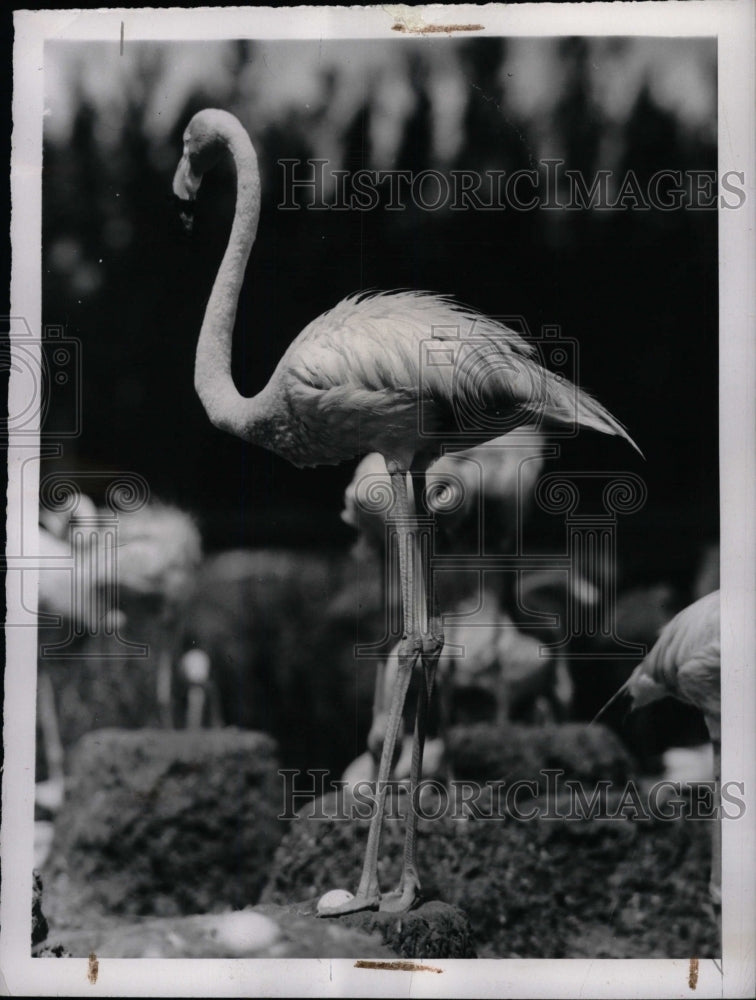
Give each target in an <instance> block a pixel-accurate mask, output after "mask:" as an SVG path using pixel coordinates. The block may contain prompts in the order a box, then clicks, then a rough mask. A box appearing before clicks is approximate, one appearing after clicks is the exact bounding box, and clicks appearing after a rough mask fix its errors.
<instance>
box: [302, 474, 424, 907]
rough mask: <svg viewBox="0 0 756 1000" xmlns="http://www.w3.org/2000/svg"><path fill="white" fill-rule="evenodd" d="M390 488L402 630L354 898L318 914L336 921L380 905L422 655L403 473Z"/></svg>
mask: <svg viewBox="0 0 756 1000" xmlns="http://www.w3.org/2000/svg"><path fill="white" fill-rule="evenodd" d="M389 471H390V474H391V484H392V487H393V490H394V496H395V498H396V505H395V510H396V512H397V540H398V543H399V574H400V577H401V585H402V611H403V618H404V623H403V624H404V628H403V633H402V640H401V642H400V644H399V657H398V662H399V666H398V670H397V674H396V679H395V681H394V688H393V692H392V697H391V708H390V710H389V716H388V722H387V725H386V736H385V739H384V741H383V749H382V751H381V762H380V766H379V769H378V780H377V783H376V799H375V811H374V812H373V817H372V819H371V821H370V830H369V831H368V842H367V847H366V849H365V860H364V863H363V867H362V876H361V878H360V884H359V886H358V888H357V894H356V895H355V896H354V897H353V898H352V899H350V900H347V901H346V902H345V903H341V904H340V905H339V906H332V907H324V908H323V909H322V910H319V911H318V915H319V916H321V917H336V916H340V915H341V914H344V913H355V912H357V911H359V910H369V909H375V908H376V907H377V906H378V904H379V901H380V896H381V893H380V887H379V885H378V848H379V846H380V838H381V829H382V826H383V814H384V811H385V808H386V795H387V792H388V780H389V776H390V774H391V768H392V766H393V763H394V749H395V747H396V741H397V737H398V735H399V732H400V729H401V728H402V722H403V710H404V702H405V700H406V697H407V691H408V689H409V684H410V679H411V677H412V671H413V669H414V667H415V664H416V663H417V661H418V659H419V658H420V655H421V653H422V639H421V636H420V632H419V630H418V627H417V617H416V613H415V599H416V590H415V565H414V563H415V552H414V546H413V537H414V531H413V525H412V521H411V519H410V512H409V498H408V495H407V481H406V478H405V473H404V472H402V471H396V470H392V469H389Z"/></svg>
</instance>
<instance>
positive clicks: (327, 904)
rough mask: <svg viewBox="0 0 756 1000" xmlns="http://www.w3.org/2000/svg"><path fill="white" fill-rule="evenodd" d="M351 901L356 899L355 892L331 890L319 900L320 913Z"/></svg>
mask: <svg viewBox="0 0 756 1000" xmlns="http://www.w3.org/2000/svg"><path fill="white" fill-rule="evenodd" d="M350 899H354V893H353V892H349V891H348V890H347V889H331V891H330V892H327V893H326V894H325V895H324V896H321V897H320V899H319V900H318V913H322V912H323V910H330V909H331V907H333V906H341V904H342V903H346V902H348V901H349V900H350Z"/></svg>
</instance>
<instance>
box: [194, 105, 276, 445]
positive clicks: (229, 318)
mask: <svg viewBox="0 0 756 1000" xmlns="http://www.w3.org/2000/svg"><path fill="white" fill-rule="evenodd" d="M229 117H230V116H229ZM222 139H223V141H224V142H226V143H227V144H228V149H229V151H230V153H231V156H232V157H233V159H234V163H235V164H236V210H235V212H234V222H233V226H232V227H231V234H230V236H229V239H228V245H227V247H226V251H225V253H224V254H223V260H222V261H221V264H220V267H219V268H218V274H217V275H216V278H215V282H214V284H213V290H212V292H211V293H210V299H209V301H208V303H207V308H206V309H205V316H204V319H203V321H202V329H201V330H200V335H199V341H198V343H197V354H196V358H195V364H194V387H195V389H196V390H197V394H198V395H199V397H200V400H201V401H202V405H203V406H204V407H205V411H206V412H207V415H208V417H209V418H210V420H211V421H212V423H213V424H215V425H216V426H217V427H220V428H222V429H223V430H227V431H229V432H230V433H232V434H236V435H240V436H244V437H246V436H248V434H249V430H250V424H251V423H253V421H254V408H255V407H254V399H248V398H245V397H244V396H242V395H241V394H240V393H239V391H238V390H237V388H236V386H235V385H234V380H233V378H232V376H231V343H232V339H233V332H234V322H235V320H236V309H237V305H238V302H239V293H240V292H241V286H242V281H243V280H244V272H245V269H246V266H247V261H248V260H249V254H250V251H251V249H252V245H253V244H254V241H255V236H256V234H257V223H258V219H259V216H260V174H259V171H258V168H257V156H256V155H255V151H254V148H253V146H252V143H251V142H250V140H249V136H248V135H247V133H246V132H245V131H244V129H243V128H242V126H241V125H240V124H239V123H238V122H235V121H233V122H229V123H228V125H227V126H226V127H225V129H224V131H223V134H222Z"/></svg>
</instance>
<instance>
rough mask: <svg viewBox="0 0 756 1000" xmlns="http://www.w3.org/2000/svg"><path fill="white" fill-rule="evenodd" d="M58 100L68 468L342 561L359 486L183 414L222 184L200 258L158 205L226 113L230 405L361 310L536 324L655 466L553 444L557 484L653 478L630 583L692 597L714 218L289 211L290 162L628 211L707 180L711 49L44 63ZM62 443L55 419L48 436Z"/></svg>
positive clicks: (183, 49) (599, 448)
mask: <svg viewBox="0 0 756 1000" xmlns="http://www.w3.org/2000/svg"><path fill="white" fill-rule="evenodd" d="M46 100H47V107H48V114H47V116H46V119H45V146H44V156H45V159H44V174H43V319H44V321H45V322H46V323H63V324H64V325H65V328H66V332H67V334H68V335H69V336H72V337H77V338H80V340H81V342H82V345H83V366H84V370H83V379H84V415H83V416H84V421H83V433H82V435H81V437H80V438H79V439H78V440H77V441H76V442H74V443H71V444H66V450H65V454H64V456H63V458H62V459H61V460H60V461H61V463H63V465H62V466H61V467H65V468H70V467H71V466H72V465H74V466H75V465H78V466H80V467H84V468H89V467H93V468H109V469H116V468H117V469H128V470H134V471H138V472H140V473H141V474H143V475H144V476H146V477H147V479H148V480H149V482H150V484H151V486H152V489H153V491H154V492H155V493H156V494H157V495H159V496H161V497H162V498H164V499H167V500H173V501H175V502H177V503H180V504H182V505H184V506H186V507H188V508H190V509H191V510H193V511H194V512H196V513H197V514H199V515H200V517H201V519H202V524H203V529H204V533H205V537H206V541H207V545H208V548H211V549H212V548H215V547H222V546H234V545H249V544H269V543H278V544H317V543H323V542H327V541H329V540H330V541H331V542H339V541H341V542H343V541H345V540H346V538H347V534H346V529H345V528H344V527H343V526H342V525H341V523H340V521H339V518H338V512H339V510H340V506H341V494H342V491H343V489H344V486H345V485H346V483H347V482H348V481H349V478H350V475H351V469H350V468H347V467H344V468H340V469H335V470H334V469H324V470H308V471H306V472H300V471H297V470H295V469H293V468H292V467H289V466H288V465H287V464H286V463H284V462H283V461H281V460H279V459H277V458H275V457H274V456H271V455H268V454H267V453H264V452H262V451H260V450H258V449H253V448H249V447H247V446H245V445H243V444H242V443H241V442H239V441H237V440H235V439H233V438H231V437H229V436H227V435H223V434H221V433H220V432H218V431H216V430H214V429H213V428H212V427H211V426H210V424H209V422H208V421H207V419H206V417H205V415H204V413H203V411H202V409H201V406H200V404H199V402H198V400H197V399H196V397H195V394H194V389H193V382H192V369H193V355H194V346H195V342H196V337H197V334H198V331H199V326H200V322H201V317H202V312H203V309H204V305H205V302H206V300H207V296H208V294H209V291H210V288H211V285H212V282H213V279H214V275H215V270H216V268H217V265H218V262H219V260H220V256H221V254H222V250H223V247H224V245H225V241H226V239H227V234H228V230H229V226H230V221H231V217H232V215H233V206H234V186H233V173H232V168H231V167H230V166H224V167H222V168H221V169H218V170H216V171H214V172H212V173H211V174H209V175H208V176H207V179H206V181H205V184H204V185H203V189H202V193H201V196H200V199H199V202H198V206H197V212H196V222H195V235H194V237H193V238H192V239H189V238H187V237H186V236H185V235H184V234H183V232H182V231H181V228H180V225H179V222H178V218H177V215H176V211H175V206H174V205H173V203H172V198H171V179H172V172H173V168H174V166H175V163H176V162H177V158H178V156H179V155H180V149H181V132H182V129H183V126H184V125H185V123H186V122H187V120H188V118H189V117H190V115H191V114H192V113H193V112H194V111H196V110H198V109H199V108H201V107H205V106H221V107H225V108H227V109H229V110H230V111H233V112H234V113H235V114H237V115H238V116H239V118H240V119H241V120H242V121H243V122H244V124H245V125H246V126H247V127H248V128H249V130H250V133H251V135H252V138H253V141H254V142H255V145H256V147H257V149H258V154H259V158H260V165H261V174H262V182H263V207H262V214H261V220H260V229H259V234H258V240H257V243H256V246H255V249H254V251H253V254H252V258H251V262H250V266H249V268H248V272H247V281H246V283H245V287H244V290H243V293H242V296H241V300H240V304H239V318H238V324H237V335H236V342H235V358H234V368H235V376H236V378H237V382H238V384H239V386H240V388H241V390H242V391H243V392H245V393H252V392H254V391H256V390H258V389H259V388H261V387H262V385H263V384H264V383H265V382H266V380H267V378H268V377H269V375H270V373H271V372H272V370H273V368H274V367H275V363H276V361H277V359H278V358H279V357H280V355H281V353H282V352H283V350H284V348H285V346H286V345H287V344H288V343H289V342H290V340H291V339H292V338H293V336H294V335H295V334H296V333H297V332H298V331H299V330H300V329H301V328H302V327H303V326H304V325H305V324H306V323H307V322H308V321H309V320H310V319H312V318H313V317H314V316H316V315H317V314H318V313H319V312H321V311H323V310H324V309H326V308H329V307H330V306H331V305H333V304H334V303H335V302H336V301H338V300H339V299H340V298H341V297H343V296H344V295H345V294H347V293H349V292H354V291H356V290H359V289H361V288H397V287H417V288H429V289H432V290H436V291H440V292H445V293H451V294H454V295H455V296H457V297H458V298H459V299H461V300H463V301H466V302H468V303H470V304H471V305H474V306H475V307H477V308H479V309H481V310H482V311H484V312H488V313H490V314H492V315H496V316H512V315H521V316H524V317H525V318H526V320H527V322H528V324H529V326H530V329H531V331H532V332H533V333H534V334H537V333H538V332H539V330H540V327H541V325H542V324H544V323H550V324H559V325H560V326H561V329H562V333H563V334H564V336H565V337H569V338H575V339H576V340H577V341H578V345H579V381H580V383H581V385H584V386H585V387H586V388H588V389H589V390H591V391H593V392H595V393H596V395H598V397H599V398H600V399H601V401H602V402H603V403H605V404H606V405H607V406H608V407H609V408H610V409H611V410H612V411H613V412H614V413H615V414H616V415H617V416H618V417H619V418H620V419H621V420H622V421H623V422H624V423H625V424H626V425H627V426H628V428H629V430H630V432H631V434H632V435H633V437H634V438H635V440H636V441H637V442H638V443H639V445H640V447H641V448H642V449H643V451H644V452H645V455H646V461H645V462H641V461H640V459H636V457H635V456H634V455H631V454H629V450H628V449H626V448H624V447H623V446H622V445H620V444H619V443H618V442H616V441H612V440H609V439H604V438H598V436H592V435H590V434H585V435H581V436H580V437H579V438H578V439H577V440H575V441H567V442H565V443H564V444H563V447H562V457H561V459H560V460H559V461H560V463H561V465H562V467H564V468H566V469H570V468H573V469H574V468H593V469H597V470H613V469H621V468H628V469H631V470H634V471H637V472H639V473H640V474H641V475H643V476H644V478H645V479H646V482H647V484H648V487H649V500H648V504H647V506H646V509H645V511H644V512H641V514H639V515H635V516H634V517H633V518H630V519H628V520H627V522H623V526H622V529H621V531H623V532H624V531H625V529H626V528H627V532H629V533H630V536H632V534H633V533H635V535H636V536H637V537H639V538H641V537H642V538H643V545H642V549H643V551H642V553H638V554H634V553H635V546H630V547H629V548H630V551H629V554H628V558H629V560H630V561H631V562H632V560H633V558H635V559H636V561H641V560H645V561H646V567H645V570H644V572H645V573H646V574H647V575H650V576H653V573H654V568H655V567H654V566H653V565H651V566H649V562H650V563H651V564H654V561H656V564H657V568H658V566H659V565H660V566H661V567H663V568H665V569H669V570H670V572H671V573H672V575H674V573H675V572H679V573H683V574H684V575H686V576H687V575H689V572H690V570H691V568H692V567H693V565H694V564H695V561H696V559H697V551H698V546H699V543H700V542H701V540H702V538H703V537H704V536H715V535H716V533H717V529H718V475H717V467H718V466H717V440H718V423H717V412H718V399H717V363H718V354H717V350H718V338H717V325H718V311H717V310H718V302H717V213H716V211H714V210H709V211H689V210H688V211H686V210H678V211H668V212H664V211H660V210H658V209H651V210H649V211H597V210H590V211H574V212H569V211H564V210H561V211H549V210H544V209H538V210H534V211H519V212H518V211H515V210H513V209H512V208H505V209H503V210H499V211H473V210H469V211H451V210H449V209H448V208H447V209H444V210H439V211H434V212H429V211H423V210H421V209H419V208H417V207H416V206H413V205H412V203H411V202H410V203H409V204H408V206H407V208H406V210H404V211H401V212H392V211H387V210H386V209H385V205H384V204H383V203H382V204H381V205H380V206H379V207H378V208H376V209H375V210H373V211H369V212H360V211H305V210H302V211H298V210H294V211H281V210H279V209H278V208H277V205H278V203H279V202H280V201H281V200H282V198H283V195H284V191H283V187H282V176H283V171H282V168H281V166H280V163H279V161H280V160H282V159H284V158H294V159H297V160H301V161H302V162H304V161H305V160H307V159H308V158H313V157H320V158H324V159H327V160H328V161H329V163H328V166H329V169H343V170H348V171H354V170H357V169H360V168H369V169H395V170H409V171H412V172H415V173H416V172H418V171H421V170H424V169H429V168H431V169H437V170H442V171H445V172H447V171H449V170H453V169H467V170H474V171H484V170H500V171H507V172H511V171H514V170H517V169H532V168H534V167H536V166H537V164H538V163H539V162H541V161H543V160H544V159H545V158H562V159H563V160H564V161H565V167H567V168H569V169H573V170H578V171H581V172H582V173H583V175H584V176H586V177H587V178H589V179H590V178H592V177H594V176H595V174H596V172H597V171H599V170H609V171H612V183H616V179H617V178H621V177H623V176H624V175H625V174H626V172H627V171H629V170H632V171H634V172H635V174H636V176H637V177H638V179H639V181H640V183H641V186H642V187H643V186H644V185H645V182H646V180H647V179H648V178H649V177H650V176H651V175H653V174H654V173H655V172H656V171H659V170H683V171H687V170H710V171H714V170H716V47H715V44H714V42H712V41H710V40H705V39H644V38H633V39H625V38H616V39H598V38H596V39H594V38H566V39H539V38H521V39H486V40H473V41H469V40H466V41H462V42H459V41H456V40H450V39H447V38H437V37H434V38H426V39H422V40H414V39H396V40H393V39H392V40H390V41H359V42H356V41H348V42H334V41H327V40H323V41H322V42H266V43H258V42H248V41H236V42H227V43H207V44H197V43H170V44H168V43H165V44H164V43H160V44H156V43H138V44H137V43H131V44H130V45H127V46H126V48H125V50H124V53H123V55H122V56H119V54H118V49H117V46H114V45H110V44H105V43H91V42H88V43H86V44H81V43H65V44H63V43H49V44H48V48H47V52H46ZM64 419H65V415H63V414H61V413H59V412H58V411H57V410H56V407H55V400H53V406H52V408H51V412H50V416H49V423H48V429H54V428H55V426H56V421H59V422H60V423H61V425H62V424H63V422H64ZM631 522H632V523H631ZM630 536H628V535H626V537H630ZM657 542H658V544H656V543H657ZM670 547H676V550H675V551H676V554H675V555H674V556H672V557H670V555H669V553H670ZM670 558H672V560H673V562H674V561H675V560H677V562H676V564H675V565H674V566H672V567H671V568H670V567H669V565H667V566H666V567H665V566H664V563H665V561H666V563H667V564H669V560H670ZM641 575H643V574H642V573H641ZM666 575H669V573H667V574H666Z"/></svg>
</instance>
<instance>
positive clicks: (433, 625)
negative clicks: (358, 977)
mask: <svg viewBox="0 0 756 1000" xmlns="http://www.w3.org/2000/svg"><path fill="white" fill-rule="evenodd" d="M414 482H415V497H416V502H417V504H418V506H420V505H421V504H422V507H423V513H424V514H425V515H426V516H430V511H429V510H428V508H427V505H426V504H425V492H424V489H423V486H424V475H418V476H417V477H416V478H415V480H414ZM418 487H419V488H418ZM415 543H416V544H415V550H416V559H417V567H418V576H419V577H420V580H421V583H422V585H423V587H424V590H423V593H422V605H423V607H422V611H423V612H424V614H423V615H422V618H421V620H420V627H421V638H422V667H423V676H422V681H421V684H420V691H419V692H418V697H417V711H416V715H415V731H414V735H413V741H412V762H411V765H410V801H409V805H408V807H407V830H406V835H405V840H404V858H403V864H402V876H401V879H400V882H399V885H398V887H397V889H396V890H395V891H394V892H392V893H388V894H387V895H385V896H384V897H383V899H382V900H381V905H380V909H381V910H383V911H388V912H390V913H404V912H406V911H407V910H409V909H411V908H412V906H414V905H415V903H416V902H417V900H418V897H419V894H420V877H419V875H418V870H417V818H418V810H419V796H420V792H419V785H420V781H421V779H422V773H423V750H424V747H425V737H426V731H427V721H428V707H429V705H430V699H431V695H432V693H433V682H434V679H435V675H436V667H437V665H438V660H439V657H440V656H441V651H442V649H443V646H444V634H443V624H442V619H441V615H440V613H439V610H438V600H437V597H436V593H435V587H434V586H433V574H432V572H431V567H430V544H431V538H430V532H426V533H425V534H424V535H423V536H420V535H419V533H418V536H416V539H415Z"/></svg>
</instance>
